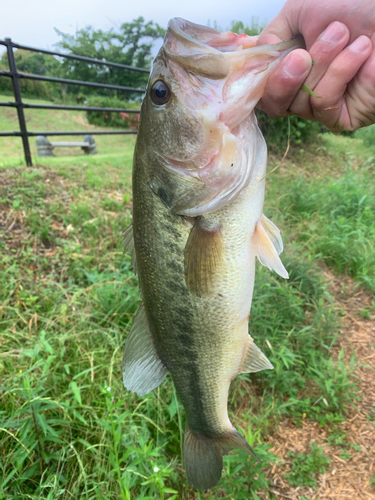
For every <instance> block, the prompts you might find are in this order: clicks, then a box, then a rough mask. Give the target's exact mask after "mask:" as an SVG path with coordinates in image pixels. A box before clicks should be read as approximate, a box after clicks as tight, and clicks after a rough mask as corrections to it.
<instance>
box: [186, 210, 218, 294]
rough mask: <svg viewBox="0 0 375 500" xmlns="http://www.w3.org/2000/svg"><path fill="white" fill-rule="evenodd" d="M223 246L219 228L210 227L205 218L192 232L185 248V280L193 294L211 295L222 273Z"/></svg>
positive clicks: (198, 219)
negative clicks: (217, 278) (219, 274)
mask: <svg viewBox="0 0 375 500" xmlns="http://www.w3.org/2000/svg"><path fill="white" fill-rule="evenodd" d="M222 254H223V244H222V237H221V231H220V227H219V226H217V225H216V226H212V227H211V226H210V225H209V224H208V223H207V221H206V220H205V219H204V218H203V217H197V220H196V222H195V224H194V226H193V227H192V229H191V231H190V235H189V238H188V241H187V243H186V248H185V280H186V286H187V288H188V289H189V291H190V292H191V293H193V294H194V295H197V296H199V297H201V296H205V295H209V294H210V292H211V290H212V288H213V285H214V283H215V279H216V277H217V276H218V273H219V272H220V266H221V262H222V258H223V255H222Z"/></svg>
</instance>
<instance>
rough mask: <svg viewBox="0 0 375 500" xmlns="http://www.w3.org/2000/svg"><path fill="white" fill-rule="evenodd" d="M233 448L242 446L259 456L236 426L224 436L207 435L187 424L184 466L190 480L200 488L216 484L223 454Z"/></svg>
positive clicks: (211, 486) (242, 448) (203, 488)
mask: <svg viewBox="0 0 375 500" xmlns="http://www.w3.org/2000/svg"><path fill="white" fill-rule="evenodd" d="M233 448H240V449H241V450H244V451H246V452H248V453H251V454H252V455H254V456H255V457H256V458H258V457H257V456H256V454H255V452H254V451H253V449H252V448H251V447H250V446H249V444H248V443H247V442H246V440H245V439H244V438H243V437H242V436H241V434H240V433H239V432H238V431H237V430H236V429H235V428H233V429H232V430H231V431H230V432H229V433H228V434H226V435H224V436H217V437H207V436H203V435H202V434H198V433H197V432H194V431H192V430H191V429H190V427H189V426H188V424H186V429H185V443H184V466H185V471H186V475H187V478H188V481H189V482H190V483H191V484H192V485H193V486H194V487H195V488H197V489H198V490H208V489H210V488H213V487H214V486H216V484H217V483H218V482H219V481H220V478H221V472H222V470H223V455H224V454H226V453H228V452H229V451H231V450H232V449H233ZM258 460H259V458H258Z"/></svg>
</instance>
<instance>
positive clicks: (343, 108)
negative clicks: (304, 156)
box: [310, 35, 375, 130]
mask: <svg viewBox="0 0 375 500" xmlns="http://www.w3.org/2000/svg"><path fill="white" fill-rule="evenodd" d="M371 51H372V43H371V40H370V39H369V38H368V37H367V36H365V35H361V36H360V37H358V38H357V39H356V40H355V41H354V42H353V43H352V44H350V45H349V46H348V47H347V48H346V49H345V50H343V51H342V52H341V53H340V54H339V55H338V56H337V57H336V59H335V60H334V61H333V62H332V63H331V65H330V66H329V68H328V69H327V71H326V73H325V75H324V77H323V78H322V79H321V81H320V82H319V84H318V85H317V86H316V87H315V89H314V92H315V93H316V94H318V95H322V96H324V97H322V98H321V99H316V98H313V97H311V99H310V102H311V106H312V109H313V115H314V118H316V119H317V120H319V122H320V123H322V124H323V125H325V126H326V127H327V128H329V129H330V130H355V129H356V128H359V127H360V126H363V125H365V124H367V123H366V118H365V117H366V116H368V115H369V114H371V106H372V113H373V114H375V113H374V107H375V90H374V77H375V56H374V55H373V56H371V58H370V59H369V62H368V64H367V65H364V67H363V69H362V71H359V70H360V69H361V66H362V65H363V64H364V62H365V61H366V59H368V58H369V56H370V54H371ZM357 72H358V76H357V77H356V74H357ZM355 77H356V78H355ZM352 80H353V82H351V81H352ZM350 82H351V83H350ZM349 83H350V85H348V84H349ZM368 99H369V100H368ZM369 108H370V109H369Z"/></svg>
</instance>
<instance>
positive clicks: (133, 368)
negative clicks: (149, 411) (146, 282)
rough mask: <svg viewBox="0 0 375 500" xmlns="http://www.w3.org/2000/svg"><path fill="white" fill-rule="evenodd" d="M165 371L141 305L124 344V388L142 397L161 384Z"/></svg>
mask: <svg viewBox="0 0 375 500" xmlns="http://www.w3.org/2000/svg"><path fill="white" fill-rule="evenodd" d="M167 371H168V370H167V368H166V367H165V366H164V365H163V363H162V361H161V359H160V358H159V355H158V353H157V352H156V349H155V346H154V342H153V339H152V336H151V333H150V330H149V327H148V323H147V318H146V314H145V310H144V307H143V305H142V306H141V307H140V309H139V311H138V314H137V316H136V318H135V320H134V324H133V327H132V329H131V330H130V333H129V335H128V338H127V339H126V343H125V351H124V356H123V360H122V374H123V381H124V386H125V387H126V389H128V391H131V392H136V393H137V394H138V396H144V395H145V394H148V393H149V392H151V391H152V390H153V389H155V388H156V387H158V386H159V385H160V384H161V383H162V382H163V380H164V378H165V376H166V374H167Z"/></svg>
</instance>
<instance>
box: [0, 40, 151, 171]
mask: <svg viewBox="0 0 375 500" xmlns="http://www.w3.org/2000/svg"><path fill="white" fill-rule="evenodd" d="M0 45H4V46H5V47H6V49H7V57H8V64H9V71H0V76H5V77H9V78H11V80H12V85H13V92H14V101H9V102H0V106H6V107H12V108H16V109H17V115H18V123H19V128H20V130H17V131H14V132H0V137H6V136H15V137H21V139H22V144H23V151H24V155H25V161H26V165H27V166H29V167H31V166H32V157H31V151H30V143H29V137H34V136H38V135H44V136H47V135H61V136H63V135H114V134H136V133H137V131H136V130H90V131H31V130H27V126H26V119H25V113H24V110H25V109H59V110H61V109H64V110H70V111H105V112H108V113H118V112H121V113H139V112H140V110H139V109H126V108H106V107H100V106H69V105H58V104H31V103H26V102H24V101H23V100H22V93H21V87H20V79H23V78H26V79H29V80H41V81H46V82H57V83H63V84H69V85H73V84H74V85H83V86H86V87H97V88H102V89H110V90H121V91H126V92H139V93H142V94H143V93H144V92H145V89H140V88H133V87H124V86H122V85H110V84H104V83H96V82H88V81H81V80H70V79H66V78H55V77H51V76H43V75H34V74H31V73H23V72H19V71H17V66H16V60H15V57H14V49H23V50H29V51H32V52H40V53H42V54H48V55H53V56H58V57H63V58H66V59H74V60H77V61H82V62H87V63H91V64H102V65H105V66H108V67H116V68H120V69H124V70H130V71H138V72H141V73H149V70H147V69H144V68H136V67H133V66H127V65H126V64H119V63H115V62H109V61H101V60H100V59H93V58H91V57H84V56H78V55H75V54H62V53H60V52H54V51H52V50H45V49H38V48H35V47H29V46H27V45H21V44H19V43H15V42H12V40H11V39H10V38H5V39H4V40H0Z"/></svg>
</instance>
